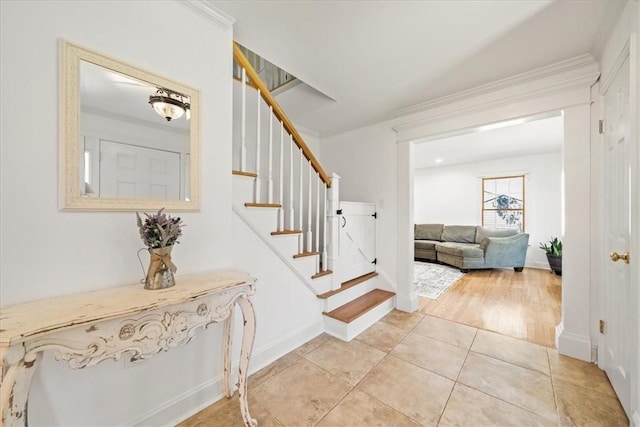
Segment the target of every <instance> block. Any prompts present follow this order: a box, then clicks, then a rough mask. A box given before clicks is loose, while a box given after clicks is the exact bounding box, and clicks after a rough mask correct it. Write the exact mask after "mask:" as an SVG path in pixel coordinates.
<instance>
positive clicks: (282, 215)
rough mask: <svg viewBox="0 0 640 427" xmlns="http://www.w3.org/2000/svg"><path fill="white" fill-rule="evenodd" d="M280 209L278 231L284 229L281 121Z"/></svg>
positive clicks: (281, 136) (281, 132)
mask: <svg viewBox="0 0 640 427" xmlns="http://www.w3.org/2000/svg"><path fill="white" fill-rule="evenodd" d="M279 203H280V209H278V231H282V230H284V123H282V122H280V197H279Z"/></svg>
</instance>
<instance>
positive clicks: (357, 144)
mask: <svg viewBox="0 0 640 427" xmlns="http://www.w3.org/2000/svg"><path fill="white" fill-rule="evenodd" d="M395 140H396V137H395V133H394V132H393V131H392V130H391V128H390V126H388V125H385V124H384V123H382V124H379V125H375V126H369V127H365V128H361V129H356V130H353V131H350V132H345V133H341V134H338V135H334V136H331V137H328V138H322V140H321V144H322V151H321V153H320V154H321V156H320V163H321V164H322V166H323V167H324V168H325V169H326V170H327V171H328V172H329V173H332V172H335V173H337V174H338V175H340V177H341V180H340V200H346V201H350V202H371V203H375V204H376V209H377V212H378V219H377V223H376V251H377V258H378V263H377V265H376V270H377V271H378V272H379V273H380V274H381V275H382V276H383V278H384V279H385V280H387V281H388V282H389V284H390V285H391V286H393V287H396V245H397V242H396V235H397V232H396V226H397V224H396V209H397V202H396V199H397V189H396V183H397V176H396V163H395V159H396V145H395Z"/></svg>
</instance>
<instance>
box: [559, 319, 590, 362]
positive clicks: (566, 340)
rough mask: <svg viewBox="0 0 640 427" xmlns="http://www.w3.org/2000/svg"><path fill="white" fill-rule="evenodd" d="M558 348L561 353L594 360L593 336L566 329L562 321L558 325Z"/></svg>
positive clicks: (588, 360) (587, 360)
mask: <svg viewBox="0 0 640 427" xmlns="http://www.w3.org/2000/svg"><path fill="white" fill-rule="evenodd" d="M556 348H557V349H558V352H559V353H560V354H564V355H565V356H570V357H573V358H575V359H580V360H584V361H586V362H593V360H591V338H590V337H589V336H588V335H578V334H574V333H571V332H568V331H566V330H565V329H564V325H563V324H562V322H560V323H559V324H558V326H556Z"/></svg>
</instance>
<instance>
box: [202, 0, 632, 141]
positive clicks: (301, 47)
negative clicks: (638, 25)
mask: <svg viewBox="0 0 640 427" xmlns="http://www.w3.org/2000/svg"><path fill="white" fill-rule="evenodd" d="M211 3H212V4H213V5H214V6H216V7H218V8H219V9H221V10H222V11H224V12H226V13H227V14H229V15H231V16H232V17H234V18H235V19H236V23H235V25H234V38H235V39H236V40H237V41H238V42H240V43H241V44H242V45H244V46H246V47H247V48H249V49H251V50H252V51H254V52H256V53H258V54H259V55H261V56H263V57H264V58H266V59H268V60H269V61H271V62H273V63H274V64H276V65H278V66H279V67H281V68H283V69H285V70H287V71H288V72H290V73H292V74H293V75H295V76H297V77H298V78H300V79H301V80H302V81H304V82H305V83H307V84H308V85H310V86H312V87H313V88H315V89H316V90H318V91H320V92H321V93H323V94H325V95H326V96H328V97H329V98H331V99H333V100H335V101H336V102H329V103H325V104H324V105H322V106H320V108H313V109H312V110H311V111H309V110H308V109H304V108H300V109H292V110H291V111H287V114H289V115H290V117H291V119H292V120H293V121H294V122H295V123H297V124H300V125H302V126H304V127H306V128H308V129H312V130H315V131H318V132H319V133H320V135H321V136H323V135H329V134H332V133H336V132H339V131H342V130H346V129H350V128H355V127H359V126H361V125H363V124H367V123H371V122H374V121H377V120H379V119H381V118H384V117H386V116H388V115H390V114H392V113H393V112H394V111H397V110H399V109H402V108H406V107H409V106H413V105H416V104H420V103H422V102H425V101H428V100H432V99H434V98H437V97H440V96H444V95H448V94H451V93H455V92H458V91H461V90H464V89H469V88H472V87H475V86H477V85H480V84H483V83H488V82H491V81H494V80H497V79H500V78H504V77H508V76H512V75H515V74H518V73H522V72H524V71H528V70H530V69H533V68H538V67H542V66H545V65H549V64H552V63H555V62H558V61H560V60H564V59H568V58H571V57H575V56H578V55H581V54H584V53H592V54H594V56H597V53H598V50H599V48H600V46H601V45H602V40H604V38H605V36H606V35H607V34H606V29H607V28H609V26H610V24H611V22H613V20H614V19H615V18H616V17H617V15H618V14H619V13H620V11H621V10H622V9H621V8H622V6H623V4H624V1H623V0H573V1H553V0H532V1H520V0H486V1H478V0H459V1H448V0H431V1H402V0H397V1H364V0H362V1H321V0H316V1H271V0H267V1H212V2H211Z"/></svg>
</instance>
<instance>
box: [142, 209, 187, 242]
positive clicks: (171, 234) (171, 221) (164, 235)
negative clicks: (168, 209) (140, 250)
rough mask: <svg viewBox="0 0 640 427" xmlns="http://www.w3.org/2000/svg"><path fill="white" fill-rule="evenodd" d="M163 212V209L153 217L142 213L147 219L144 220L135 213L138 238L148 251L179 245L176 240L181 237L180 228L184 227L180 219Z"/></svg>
mask: <svg viewBox="0 0 640 427" xmlns="http://www.w3.org/2000/svg"><path fill="white" fill-rule="evenodd" d="M163 211H164V208H162V209H160V210H159V211H158V213H156V214H153V215H149V214H148V213H146V212H144V214H145V216H146V217H147V218H146V219H144V220H142V217H141V216H140V214H139V213H137V212H136V218H137V224H138V230H139V231H140V238H142V241H143V242H144V244H145V246H147V247H148V248H149V249H157V248H164V247H166V246H172V245H173V244H175V243H180V242H178V238H179V237H180V236H182V227H184V224H182V219H180V217H176V218H172V217H171V215H167V214H165V213H164V212H163Z"/></svg>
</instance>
